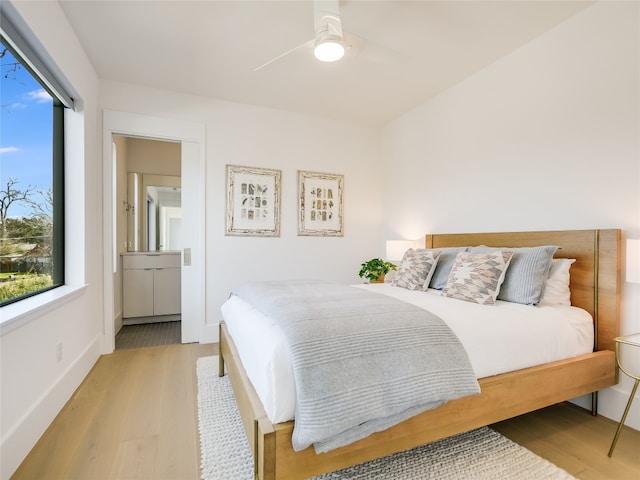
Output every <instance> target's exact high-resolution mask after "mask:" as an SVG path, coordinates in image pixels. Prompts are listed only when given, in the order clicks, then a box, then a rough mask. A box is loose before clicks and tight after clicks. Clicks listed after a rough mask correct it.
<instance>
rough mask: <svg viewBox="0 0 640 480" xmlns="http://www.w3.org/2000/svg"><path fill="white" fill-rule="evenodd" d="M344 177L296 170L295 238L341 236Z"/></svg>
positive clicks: (342, 228)
mask: <svg viewBox="0 0 640 480" xmlns="http://www.w3.org/2000/svg"><path fill="white" fill-rule="evenodd" d="M343 189H344V175H334V174H331V173H317V172H305V171H302V170H298V194H299V205H298V207H299V215H300V216H299V220H298V235H315V236H325V237H342V236H344V226H343V218H342V217H343V213H342V212H343V209H342V196H343Z"/></svg>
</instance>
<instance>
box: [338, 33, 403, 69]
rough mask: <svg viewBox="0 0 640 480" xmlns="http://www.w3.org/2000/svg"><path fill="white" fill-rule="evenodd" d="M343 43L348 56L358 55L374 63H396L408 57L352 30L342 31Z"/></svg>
mask: <svg viewBox="0 0 640 480" xmlns="http://www.w3.org/2000/svg"><path fill="white" fill-rule="evenodd" d="M344 44H345V49H346V52H347V54H348V55H349V56H352V57H353V56H359V57H362V58H364V59H366V60H368V61H370V62H374V63H397V62H403V61H406V60H408V57H407V56H406V55H404V54H402V53H400V52H398V51H397V50H394V49H393V48H389V47H385V46H383V45H380V44H378V43H375V42H373V41H371V40H367V39H366V38H363V37H361V36H359V35H356V34H355V33H352V32H346V31H345V32H344Z"/></svg>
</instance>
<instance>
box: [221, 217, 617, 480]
mask: <svg viewBox="0 0 640 480" xmlns="http://www.w3.org/2000/svg"><path fill="white" fill-rule="evenodd" d="M468 245H486V246H488V247H492V246H493V247H514V248H516V247H527V246H538V245H557V246H559V247H560V248H559V249H558V251H557V252H556V254H555V257H556V258H572V259H575V260H576V261H575V263H574V264H573V265H572V267H571V277H570V278H571V284H570V289H571V303H572V305H574V306H577V307H580V308H581V309H583V310H585V311H586V312H588V313H589V314H590V315H591V316H592V318H593V324H594V330H593V336H592V338H593V349H592V351H589V352H587V353H582V354H580V355H577V356H573V357H569V358H564V359H562V360H558V361H553V362H550V363H545V364H540V365H536V366H533V367H528V368H522V369H518V370H516V371H510V372H506V373H500V374H497V375H491V376H485V377H483V378H480V379H479V384H480V387H481V393H480V394H479V395H473V396H466V397H463V398H459V399H457V400H453V401H450V402H448V403H446V404H445V405H443V406H440V407H438V408H435V409H432V410H428V411H426V412H423V413H420V414H419V415H416V416H413V417H411V418H409V419H408V420H405V421H403V422H401V423H399V424H397V425H395V426H393V427H391V428H388V429H386V430H384V431H381V432H377V433H374V434H372V435H370V436H368V437H366V438H364V439H362V440H359V441H357V442H354V443H352V444H350V445H347V446H344V447H340V448H337V449H334V450H331V451H329V452H327V453H322V454H316V453H315V450H314V449H313V448H312V447H310V448H307V449H305V450H302V451H297V452H296V451H294V449H293V447H292V441H291V438H292V433H293V429H294V422H293V421H286V422H279V423H273V422H272V421H271V420H270V419H269V416H271V417H273V415H272V414H271V415H267V412H266V410H265V407H264V405H263V403H262V401H261V400H260V398H259V396H258V394H257V393H256V390H255V389H254V387H253V385H252V383H251V381H250V380H249V378H248V376H247V373H246V371H245V369H244V366H243V362H242V360H241V358H240V355H239V353H238V349H237V348H236V345H235V344H234V340H233V338H232V336H231V335H230V333H229V330H228V326H227V325H226V324H225V322H224V321H223V322H221V324H220V359H221V361H220V375H223V374H224V372H225V367H226V372H227V374H228V375H229V378H230V380H231V384H232V386H233V389H234V393H235V396H236V400H237V403H238V408H239V411H240V414H241V417H242V421H243V425H244V428H245V431H246V433H247V438H248V440H249V444H250V446H251V450H252V453H253V458H254V461H255V475H256V478H259V479H265V480H267V479H302V478H308V477H312V476H315V475H318V474H321V473H325V472H331V471H335V470H339V469H341V468H344V467H347V466H350V465H354V464H357V463H361V462H364V461H367V460H370V459H374V458H378V457H381V456H385V455H389V454H391V453H395V452H398V451H402V450H405V449H408V448H412V447H415V446H417V445H422V444H424V443H427V442H431V441H434V440H437V439H440V438H443V437H447V436H450V435H454V434H456V433H460V432H464V431H468V430H471V429H473V428H477V427H480V426H484V425H489V424H492V423H495V422H498V421H501V420H504V419H507V418H511V417H514V416H517V415H520V414H523V413H526V412H529V411H532V410H536V409H539V408H543V407H546V406H549V405H552V404H554V403H557V402H561V401H564V400H568V399H571V398H575V397H577V396H580V395H584V394H589V393H592V394H593V397H592V398H593V408H592V410H593V413H594V414H595V412H596V407H597V394H596V393H594V392H597V391H598V390H600V389H603V388H607V387H609V386H612V385H614V384H615V383H616V382H617V370H616V366H615V356H614V353H613V348H614V340H613V339H614V338H615V337H616V336H617V335H618V330H619V328H618V327H619V325H618V321H619V320H618V316H619V315H618V314H619V283H620V280H619V275H620V274H619V272H620V268H619V266H620V231H619V230H615V229H610V230H577V231H576V230H573V231H550V232H503V233H476V234H433V235H427V236H426V237H425V247H426V248H435V249H438V248H446V247H454V246H468ZM391 288H393V287H391ZM530 308H535V307H530Z"/></svg>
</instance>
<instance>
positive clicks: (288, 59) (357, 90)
mask: <svg viewBox="0 0 640 480" xmlns="http://www.w3.org/2000/svg"><path fill="white" fill-rule="evenodd" d="M591 3H592V2H586V1H548V0H534V1H516V0H510V1H488V0H487V1H484V0H474V1H397V0H396V1H379V0H377V1H364V0H358V1H354V0H342V1H341V2H340V11H341V12H340V13H341V16H342V27H343V29H344V31H345V40H346V42H347V43H348V44H351V45H352V48H350V49H348V51H347V55H346V56H345V57H344V58H343V59H342V60H340V61H338V62H336V63H330V64H329V63H322V62H320V61H318V60H316V59H315V58H313V55H312V52H311V49H310V48H301V49H298V50H296V51H295V52H293V53H292V54H290V55H287V56H285V57H284V58H282V59H280V60H278V61H276V62H273V63H271V64H270V65H267V66H266V67H265V68H262V69H260V70H258V71H254V70H255V68H257V67H258V66H260V65H262V64H264V63H265V62H267V61H268V60H270V59H272V58H274V57H276V56H278V55H280V54H281V53H283V52H285V51H287V50H289V49H292V48H294V47H296V46H298V45H300V44H302V43H304V42H306V41H308V40H310V39H312V38H313V36H314V18H313V4H312V2H311V1H307V0H291V1H269V0H261V1H244V0H234V1H214V0H210V1H111V0H109V1H96V0H92V1H67V0H60V4H61V6H62V9H63V10H64V12H65V13H66V15H67V17H68V18H69V22H70V23H71V26H72V27H73V29H74V30H75V32H76V34H77V35H78V38H79V39H80V42H81V43H82V44H83V45H84V48H85V50H86V52H87V54H88V56H89V58H90V59H91V62H92V63H93V66H94V68H95V69H96V71H97V73H98V75H99V76H100V78H103V79H108V80H115V81H120V82H127V83H133V84H138V85H145V86H150V87H156V88H162V89H168V90H173V91H176V92H183V93H189V94H194V95H201V96H207V97H216V98H220V99H226V100H231V101H235V102H242V103H249V104H254V105H263V106H268V107H273V108H278V109H283V110H289V111H294V112H301V113H308V114H314V115H321V116H327V117H331V118H338V119H342V120H347V121H352V122H357V123H362V124H367V125H383V124H385V123H387V122H388V121H390V120H392V119H394V118H396V117H398V116H399V115H401V114H403V113H405V112H407V111H408V110H410V109H412V108H413V107H415V106H417V105H419V104H421V103H423V102H424V101H426V100H428V99H429V98H431V97H432V96H434V95H436V94H438V93H439V92H441V91H443V90H445V89H446V88H448V87H450V86H452V85H454V84H456V83H458V82H460V81H461V80H463V79H465V78H466V77H468V76H470V75H472V74H473V73H474V72H477V71H478V70H480V69H482V68H483V67H485V66H487V65H489V64H491V63H492V62H494V61H496V60H498V59H499V58H501V57H503V56H505V55H507V54H509V53H510V52H512V51H514V50H516V49H517V48H519V47H520V46H522V45H524V44H525V43H527V42H529V41H531V40H532V39H534V38H535V37H537V36H539V35H541V34H542V33H543V32H545V31H547V30H549V29H550V28H552V27H554V26H555V25H557V24H559V23H560V22H562V21H564V20H565V19H567V18H569V17H570V16H572V15H574V14H576V13H578V12H579V11H580V10H582V9H583V8H585V7H587V6H588V5H590V4H591ZM350 33H351V36H349V34H350ZM353 34H355V35H357V37H354V36H353ZM358 37H360V38H364V39H366V41H365V42H364V44H362V42H361V41H359V40H358Z"/></svg>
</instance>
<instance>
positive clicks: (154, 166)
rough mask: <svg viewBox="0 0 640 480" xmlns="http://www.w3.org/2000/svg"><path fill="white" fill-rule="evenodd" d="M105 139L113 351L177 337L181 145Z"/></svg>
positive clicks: (120, 137)
mask: <svg viewBox="0 0 640 480" xmlns="http://www.w3.org/2000/svg"><path fill="white" fill-rule="evenodd" d="M112 142H113V148H114V162H115V168H114V170H113V171H114V181H115V188H114V192H115V193H114V195H115V203H114V211H115V215H114V223H113V228H114V230H115V236H114V238H115V239H116V240H115V245H116V250H117V252H116V254H115V255H114V258H116V265H115V269H114V305H113V306H114V312H115V315H114V323H115V326H114V332H115V338H116V350H117V349H119V348H122V347H123V345H124V346H127V345H129V347H128V348H133V347H134V346H135V345H139V346H151V345H167V344H170V343H180V342H181V335H180V333H181V318H180V312H181V293H180V284H181V283H180V279H181V271H180V270H181V261H180V253H179V252H180V251H181V249H182V243H181V241H182V238H181V237H182V235H181V219H182V203H181V196H182V188H181V164H182V159H181V145H180V143H179V142H175V141H171V142H169V141H165V140H159V139H151V138H140V137H130V136H123V135H113V137H112ZM143 259H146V260H145V261H144V264H141V263H140V262H142V261H143ZM153 266H156V267H159V268H160V270H153V271H151V270H150V268H151V267H153ZM169 266H171V268H168V267H169ZM154 297H155V298H154ZM146 324H152V325H150V326H146V327H143V326H140V325H146Z"/></svg>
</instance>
